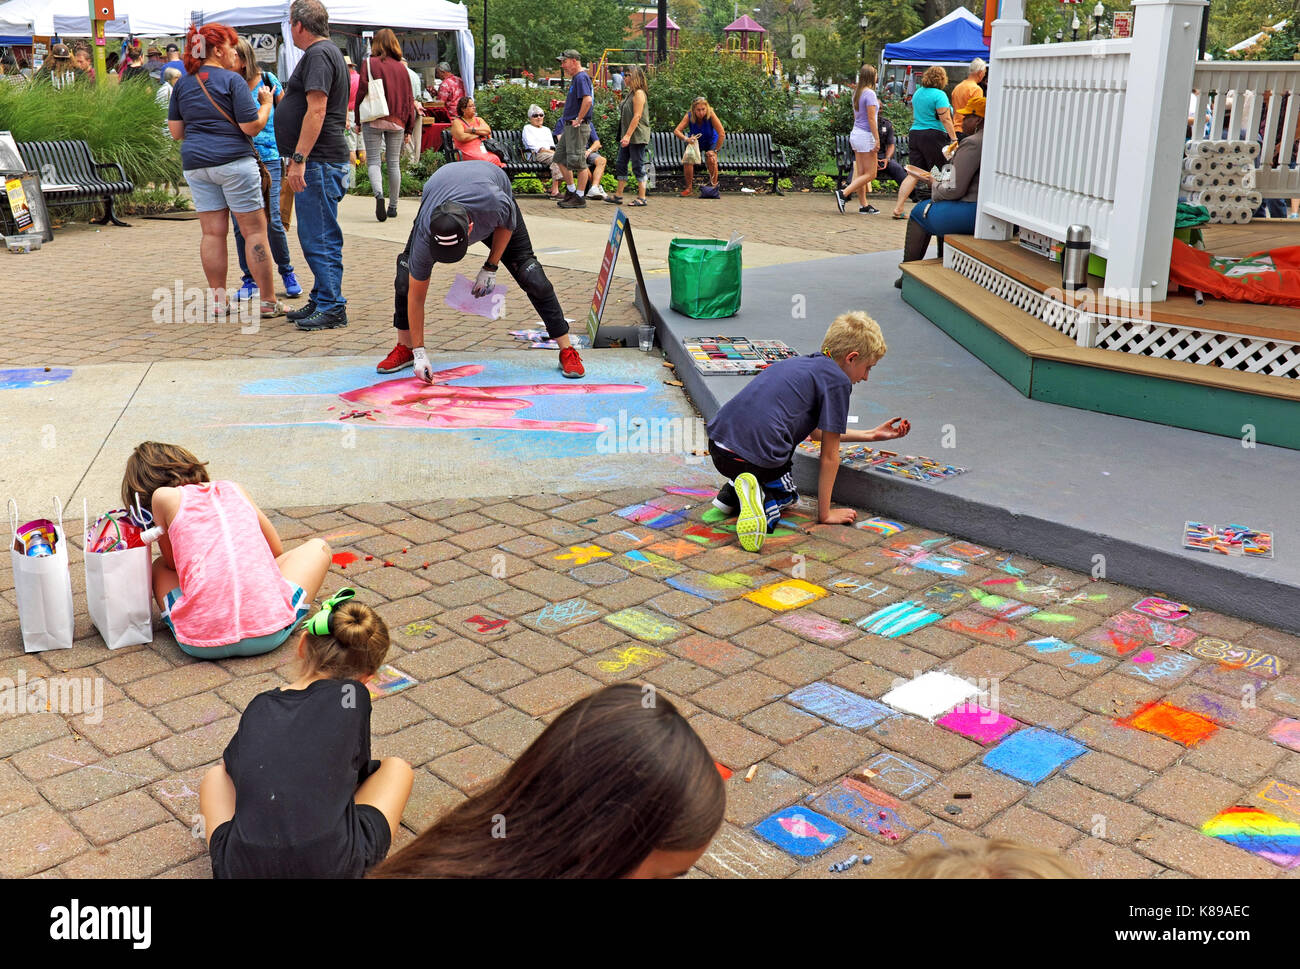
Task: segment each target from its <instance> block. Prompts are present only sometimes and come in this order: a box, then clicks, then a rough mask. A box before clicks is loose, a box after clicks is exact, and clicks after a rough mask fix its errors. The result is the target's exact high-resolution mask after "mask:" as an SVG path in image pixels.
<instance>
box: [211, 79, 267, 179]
mask: <svg viewBox="0 0 1300 969" xmlns="http://www.w3.org/2000/svg"><path fill="white" fill-rule="evenodd" d="M194 80H196V81H198V82H199V87H200V88H202V90H203V96H204V97H205V98H207V99H208V102H209V103H210V104H211V105H212V106H213V107H214V108H216V109H217V111H218V112H220V114H221V116H222V117H223V118H225V119H226V120H227V121H229V122H230V123H231V124H233V125H234V126H235V128H236V129H237V130H238V131H239V133H240V134H241V135H243V136H244V140H245V141H247V142H248V147H249V148H252V149H253V155H254V156H255V157H256V158H258V159H260V158H261V157H262V156H261V155H258V154H257V145H255V144H253V139H252V138H249V137H248V134H247V133H246V132H245V131H244V129H243V128H240V127H239V124H238V123H237V122H236V121H235V119H234V118H232V117H231V116H230V115H228V114H226V112H225V109H224V108H222V107H221V105H219V104H217V102H216V101H213V100H212V95H211V94H210V93H209V92H208V86H207V85H206V84H204V83H203V78H201V77H199V75H198V72H197V71H195V72H194Z"/></svg>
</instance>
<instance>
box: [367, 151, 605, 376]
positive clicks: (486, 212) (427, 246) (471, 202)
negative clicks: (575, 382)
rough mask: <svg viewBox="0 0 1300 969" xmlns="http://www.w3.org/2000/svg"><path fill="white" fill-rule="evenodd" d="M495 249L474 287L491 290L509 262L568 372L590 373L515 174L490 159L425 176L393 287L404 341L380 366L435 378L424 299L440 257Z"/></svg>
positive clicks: (452, 259) (447, 259)
mask: <svg viewBox="0 0 1300 969" xmlns="http://www.w3.org/2000/svg"><path fill="white" fill-rule="evenodd" d="M474 242H482V243H483V244H484V245H486V246H487V248H488V257H487V261H486V262H484V263H483V268H482V269H480V270H479V271H478V276H477V277H476V278H475V280H474V287H473V290H472V292H473V294H474V295H475V296H479V297H482V296H486V295H488V294H489V293H491V292H492V290H493V289H494V288H495V287H496V273H497V267H498V266H501V265H504V266H505V268H506V269H507V271H509V273H510V275H511V276H512V277H513V278H514V280H515V282H516V283H517V284H518V286H519V288H520V289H521V290H523V291H524V292H525V293H526V294H527V295H528V299H529V301H530V302H531V303H532V304H533V308H534V309H535V310H537V312H538V313H539V314H540V315H541V317H542V322H543V323H545V324H546V332H547V334H548V335H549V336H550V337H551V339H553V340H554V341H555V342H556V344H557V345H558V346H559V349H560V372H561V373H563V374H564V376H566V377H570V378H574V379H576V378H578V377H581V376H583V375H584V370H583V367H582V358H581V357H580V356H579V355H578V351H577V350H576V349H575V348H574V346H573V344H572V342H571V341H570V339H569V324H568V322H567V321H566V320H565V318H564V310H563V309H562V308H561V307H560V300H559V298H558V297H557V296H556V295H555V288H554V287H553V286H552V285H551V282H550V280H549V279H547V278H546V273H545V272H544V271H543V269H542V264H541V263H540V262H538V261H537V256H536V255H535V254H534V253H533V244H532V241H531V240H530V239H529V238H528V228H527V226H525V225H524V217H523V214H522V213H521V212H520V211H519V203H518V202H516V201H515V197H514V194H513V193H512V192H511V191H510V177H509V176H508V175H506V173H505V172H504V171H502V170H501V169H500V168H498V167H497V166H496V165H491V164H489V163H488V162H484V161H461V162H457V163H456V164H454V165H443V166H442V167H441V168H439V169H438V170H437V171H436V172H434V173H433V174H432V175H431V176H429V180H428V181H427V182H425V183H424V192H423V193H422V196H421V199H420V211H419V212H418V213H416V216H415V224H414V225H413V226H412V227H411V235H410V238H408V239H407V241H406V248H405V249H404V250H403V251H402V254H401V255H400V256H398V257H397V277H396V279H395V280H394V284H393V289H394V294H393V326H395V327H396V328H397V338H398V343H397V346H395V347H393V351H392V352H391V353H390V354H388V356H387V357H385V358H384V360H383V362H381V363H380V364H379V366H378V367H376V368H375V369H376V370H378V372H379V373H396V372H397V371H399V370H405V369H406V368H407V367H412V366H413V367H414V368H415V373H416V376H418V377H420V378H422V379H423V380H425V381H432V379H433V366H432V365H431V364H430V362H429V356H428V354H427V353H426V352H425V349H424V303H425V300H426V299H427V298H428V295H429V281H430V277H431V276H432V275H433V266H434V263H449V264H450V263H457V262H460V261H461V260H462V259H463V258H464V257H465V250H466V249H467V248H468V247H469V245H470V244H471V243H474Z"/></svg>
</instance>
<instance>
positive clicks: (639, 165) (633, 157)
mask: <svg viewBox="0 0 1300 969" xmlns="http://www.w3.org/2000/svg"><path fill="white" fill-rule="evenodd" d="M645 149H646V146H645V145H626V146H625V145H619V146H618V157H617V158H616V159H615V160H614V177H615V178H627V169H628V163H629V162H630V163H631V165H632V171H633V172H635V173H636V180H637V181H638V182H643V181H645Z"/></svg>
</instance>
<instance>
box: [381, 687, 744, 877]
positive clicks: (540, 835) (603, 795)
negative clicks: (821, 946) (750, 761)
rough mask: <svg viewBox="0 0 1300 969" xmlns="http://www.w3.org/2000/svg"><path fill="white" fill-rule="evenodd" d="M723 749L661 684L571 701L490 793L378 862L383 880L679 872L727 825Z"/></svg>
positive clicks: (454, 811)
mask: <svg viewBox="0 0 1300 969" xmlns="http://www.w3.org/2000/svg"><path fill="white" fill-rule="evenodd" d="M725 810H726V794H725V791H724V789H723V785H722V777H721V776H720V775H719V773H718V770H717V767H716V766H715V765H714V762H713V758H712V757H711V756H710V755H709V752H708V750H707V749H706V748H705V746H704V742H703V741H702V740H700V738H699V736H698V735H697V734H696V733H695V731H694V730H692V729H691V726H690V724H688V723H687V722H686V720H685V718H684V717H682V715H681V714H680V713H678V712H677V708H676V707H674V706H673V704H672V703H670V702H669V701H668V700H667V699H665V698H664V697H661V696H658V695H656V694H655V692H654V688H653V687H649V686H640V685H638V684H636V683H619V684H616V685H614V686H607V687H605V688H604V689H602V690H598V691H597V692H595V693H593V694H592V695H591V696H588V697H586V698H584V699H582V700H579V701H578V702H577V703H575V704H573V705H572V706H571V707H569V708H568V709H567V710H565V711H564V712H563V713H562V714H560V715H559V717H557V718H556V719H555V721H554V722H553V723H552V724H551V725H550V726H549V727H547V728H546V730H545V731H544V732H543V733H542V735H541V736H540V737H538V738H537V740H535V741H534V742H533V743H532V745H531V746H530V747H529V748H528V749H527V750H525V751H524V752H523V754H521V755H520V757H519V759H518V760H517V761H515V763H514V766H512V767H511V768H510V769H509V770H507V771H506V772H505V774H504V775H503V776H502V777H501V779H500V780H498V781H497V782H496V783H495V784H493V785H492V786H491V787H490V788H488V789H487V790H486V791H484V792H483V793H481V794H478V795H476V796H474V797H472V798H470V799H469V800H468V801H464V802H462V803H461V804H460V805H458V806H457V807H455V808H453V809H452V810H451V812H450V813H448V814H447V815H446V816H445V817H444V818H442V820H440V821H438V822H437V823H435V824H434V825H433V827H431V828H429V829H428V830H427V831H425V832H424V833H423V834H422V835H420V836H419V837H418V838H416V839H415V840H414V841H413V842H411V843H410V844H409V845H407V846H406V847H405V848H403V849H402V850H401V851H399V852H398V853H397V854H395V855H394V856H393V857H392V858H390V859H388V861H386V862H384V864H382V865H380V866H379V867H378V868H376V869H375V870H374V871H373V872H372V873H371V875H372V876H373V877H378V878H673V877H676V876H678V875H682V874H685V873H686V872H687V871H688V870H690V868H691V866H692V865H694V864H695V862H696V861H697V860H698V859H699V857H700V855H702V854H703V853H704V851H705V850H706V849H707V848H708V846H709V842H710V841H712V840H713V836H714V835H715V834H717V831H718V828H719V826H721V824H722V818H723V813H724V811H725Z"/></svg>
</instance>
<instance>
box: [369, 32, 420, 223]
mask: <svg viewBox="0 0 1300 969" xmlns="http://www.w3.org/2000/svg"><path fill="white" fill-rule="evenodd" d="M360 74H361V81H360V83H358V85H357V111H356V122H357V125H358V126H359V127H360V128H361V138H362V143H363V144H364V145H365V149H366V169H367V170H368V171H369V172H370V188H371V190H372V191H373V192H374V194H375V218H376V219H377V220H378V221H380V222H383V221H384V220H385V219H389V218H395V217H396V216H397V197H398V196H399V195H401V194H402V166H401V160H402V143H403V142H404V141H410V140H411V135H412V132H413V131H414V130H415V121H416V116H415V97H414V95H413V94H412V93H411V78H410V75H409V74H408V73H407V71H406V65H405V64H403V63H402V45H401V44H399V43H398V42H397V35H396V34H394V33H393V32H392V31H391V30H390V29H388V28H387V27H385V28H384V29H383V30H380V31H377V32H376V33H375V39H374V42H373V43H372V44H371V47H370V56H369V57H367V58H366V59H365V60H364V61H362V63H361V71H360ZM383 151H387V152H388V197H389V202H388V209H387V210H386V211H385V209H384V180H383V164H382V163H381V161H380V153H381V152H383Z"/></svg>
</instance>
